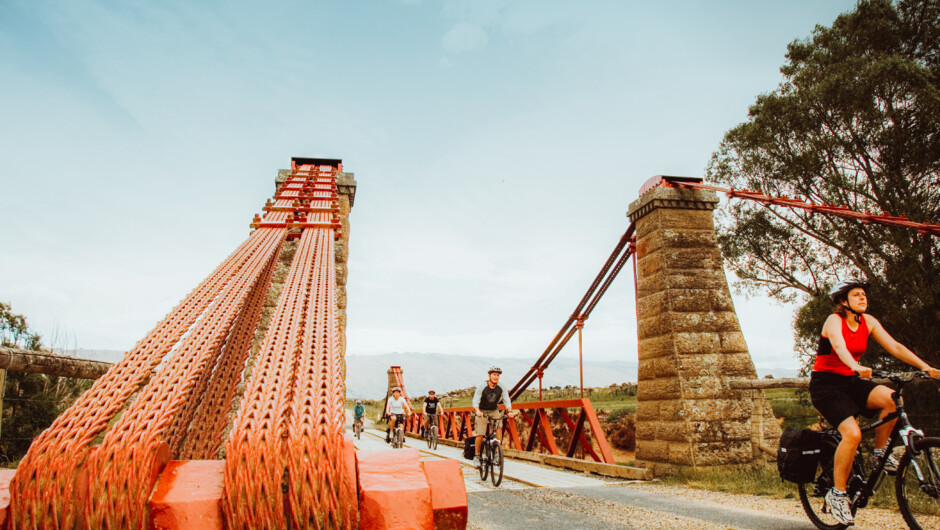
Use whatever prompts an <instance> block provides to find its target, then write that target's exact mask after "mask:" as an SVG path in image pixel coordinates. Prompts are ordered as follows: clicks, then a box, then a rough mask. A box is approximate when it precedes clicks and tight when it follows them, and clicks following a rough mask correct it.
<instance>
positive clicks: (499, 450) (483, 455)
mask: <svg viewBox="0 0 940 530" xmlns="http://www.w3.org/2000/svg"><path fill="white" fill-rule="evenodd" d="M504 418H505V416H503V417H500V418H488V419H487V422H486V435H484V436H483V443H482V444H481V446H480V479H481V480H484V481H485V480H486V477H487V476H489V477H490V480H491V481H492V482H493V486H496V487H498V486H499V485H500V483H502V481H503V463H504V462H503V444H502V443H501V442H500V441H499V438H497V436H496V432H497V431H498V430H499V428H500V427H501V426H502V423H503V419H504ZM497 471H498V472H499V475H498V476H497Z"/></svg>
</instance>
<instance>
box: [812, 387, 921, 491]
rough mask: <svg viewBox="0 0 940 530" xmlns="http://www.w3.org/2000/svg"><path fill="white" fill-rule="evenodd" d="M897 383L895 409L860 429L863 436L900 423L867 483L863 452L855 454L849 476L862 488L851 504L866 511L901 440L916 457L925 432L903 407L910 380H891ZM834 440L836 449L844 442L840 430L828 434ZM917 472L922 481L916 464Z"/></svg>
mask: <svg viewBox="0 0 940 530" xmlns="http://www.w3.org/2000/svg"><path fill="white" fill-rule="evenodd" d="M891 380H892V381H894V383H895V384H897V385H898V389H897V390H895V391H894V392H893V393H892V394H891V400H892V401H894V405H895V407H896V410H895V411H894V412H892V413H890V414H887V415H886V416H885V417H883V418H878V420H876V421H874V422H872V423H870V424H869V425H866V426H865V427H862V428H861V432H862V434H863V435H864V434H865V433H866V432H869V431H873V430H875V429H877V428H878V427H881V426H882V425H885V424H886V423H889V422H891V421H893V420H895V419H897V420H898V422H897V423H896V424H895V425H894V428H893V429H892V430H891V436H890V437H889V438H888V445H887V446H886V447H885V452H884V455H883V456H882V457H881V458H879V459H878V463H877V465H875V467H874V468H873V469H872V470H871V472H870V474H869V475H868V479H867V480H866V479H865V478H864V477H863V476H862V474H861V473H863V471H862V470H861V469H860V468H861V465H860V462H859V458H860V455H861V450H860V448H859V449H856V451H855V460H854V462H853V465H852V472H851V473H852V474H850V475H849V483H851V482H852V480H853V479H857V480H859V481H861V487H860V488H859V489H858V491H857V492H856V493H855V494H854V495H853V496H852V504H853V505H854V506H855V507H857V508H864V507H865V506H866V505H867V504H868V499H869V498H870V497H871V496H872V495H874V494H875V492H876V491H878V488H879V487H880V486H881V479H882V478H883V477H884V468H885V464H886V463H887V462H888V458H889V457H890V456H891V450H892V449H894V448H895V447H897V446H898V445H899V444H898V442H899V441H903V443H902V444H900V445H903V446H904V447H905V448H906V450H908V451H911V453H912V454H915V455H916V454H917V451H916V449H914V442H915V441H916V440H917V439H918V437H921V438H922V437H923V436H924V432H923V431H921V430H919V429H915V428H914V426H913V425H911V421H910V418H909V417H908V415H907V411H906V410H905V409H904V404H903V403H902V402H901V390H902V389H903V388H904V384H906V383H908V382H910V381H904V380H901V379H898V378H891ZM828 433H829V435H830V437H831V440H830V442H834V447H833V449H835V447H838V444H839V443H840V442H841V441H842V435H841V434H839V431H838V429H830V430H829V431H828ZM914 469H915V472H916V473H917V475H918V478H920V479H921V480H922V479H923V475H922V474H921V471H920V469H919V468H917V467H916V464H915V468H914Z"/></svg>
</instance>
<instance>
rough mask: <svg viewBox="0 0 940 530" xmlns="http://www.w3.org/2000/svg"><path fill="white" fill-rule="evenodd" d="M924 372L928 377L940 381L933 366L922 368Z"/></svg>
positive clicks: (939, 376)
mask: <svg viewBox="0 0 940 530" xmlns="http://www.w3.org/2000/svg"><path fill="white" fill-rule="evenodd" d="M924 371H925V372H927V373H928V374H930V377H933V378H934V379H940V370H937V369H936V368H934V367H933V366H928V367H927V368H924Z"/></svg>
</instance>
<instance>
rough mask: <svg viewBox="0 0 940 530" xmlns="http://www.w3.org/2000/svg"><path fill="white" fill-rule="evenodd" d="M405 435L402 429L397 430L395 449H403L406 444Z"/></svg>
mask: <svg viewBox="0 0 940 530" xmlns="http://www.w3.org/2000/svg"><path fill="white" fill-rule="evenodd" d="M404 438H405V435H404V434H403V433H402V430H401V429H398V428H396V429H395V449H401V447H402V445H404V443H405V440H404Z"/></svg>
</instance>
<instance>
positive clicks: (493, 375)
mask: <svg viewBox="0 0 940 530" xmlns="http://www.w3.org/2000/svg"><path fill="white" fill-rule="evenodd" d="M502 373H503V370H502V369H501V368H500V367H498V366H490V369H489V372H488V376H489V379H487V381H486V383H485V384H482V385H480V386H478V387H477V390H476V392H474V393H473V412H474V413H475V414H476V420H475V421H474V424H473V431H474V432H476V433H477V437H476V452H475V453H474V454H475V455H476V456H475V457H474V460H473V461H474V463H475V464H476V465H477V467H479V466H480V446H481V445H483V436H484V435H485V434H486V424H487V422H488V420H489V418H493V419H497V420H498V419H500V418H502V417H503V413H502V412H500V411H499V402H500V401H502V402H503V404H504V405H506V412H507V413H508V414H509V417H512V416H513V415H514V414H515V413H514V412H513V411H512V401H510V399H509V392H507V391H506V389H505V388H503V387H501V386H499V376H500V374H502ZM494 434H495V433H494Z"/></svg>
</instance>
